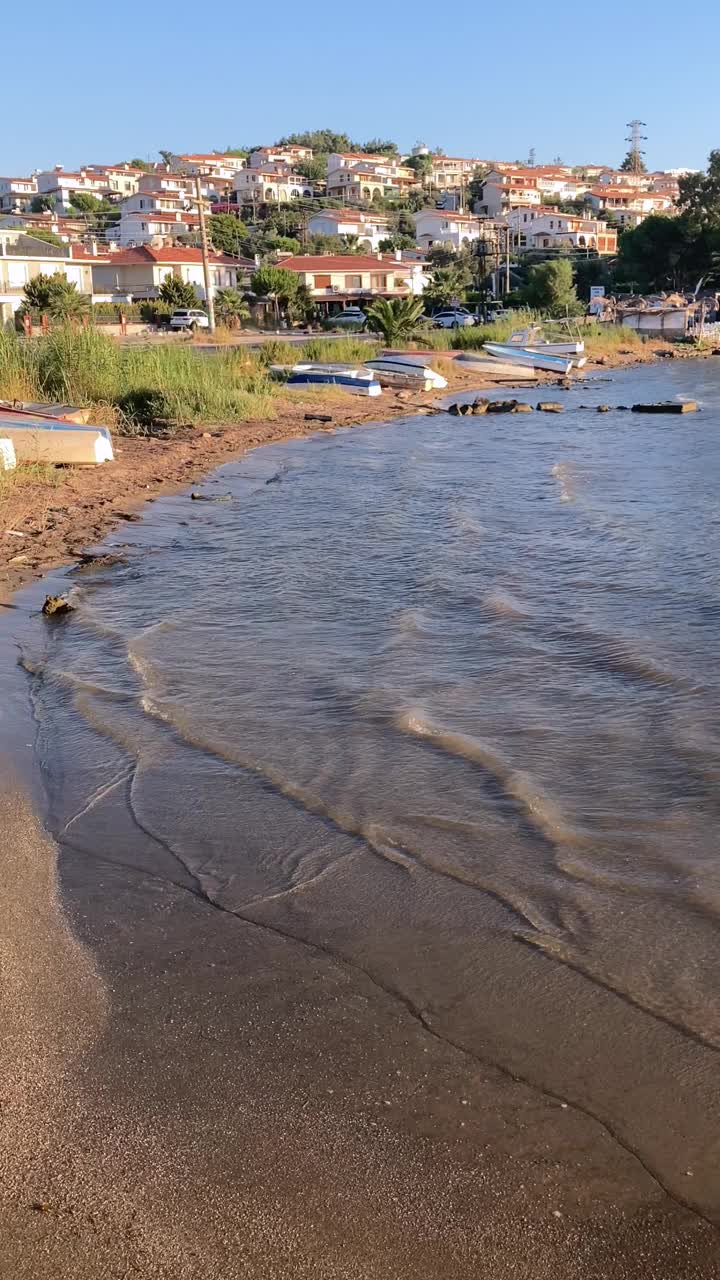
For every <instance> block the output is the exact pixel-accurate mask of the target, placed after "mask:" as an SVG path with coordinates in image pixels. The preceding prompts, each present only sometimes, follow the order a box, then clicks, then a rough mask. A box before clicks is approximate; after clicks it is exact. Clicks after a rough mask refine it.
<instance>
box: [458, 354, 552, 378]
mask: <svg viewBox="0 0 720 1280" xmlns="http://www.w3.org/2000/svg"><path fill="white" fill-rule="evenodd" d="M457 363H458V364H460V365H470V367H471V368H472V370H473V372H475V373H478V374H481V375H482V377H483V378H489V379H490V381H491V382H512V383H518V382H536V381H537V374H536V372H535V370H534V369H532V368H530V367H528V368H526V367H525V366H524V365H520V364H511V363H510V361H508V362H507V363H504V362H503V361H502V360H498V359H493V357H492V356H488V355H485V354H484V353H483V352H482V351H478V352H474V351H463V352H462V353H461V354H460V355H459V356H457Z"/></svg>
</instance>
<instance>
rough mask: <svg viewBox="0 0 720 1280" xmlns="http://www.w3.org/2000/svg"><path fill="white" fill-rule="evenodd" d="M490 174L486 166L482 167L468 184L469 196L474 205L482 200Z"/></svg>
mask: <svg viewBox="0 0 720 1280" xmlns="http://www.w3.org/2000/svg"><path fill="white" fill-rule="evenodd" d="M489 172H490V170H489V169H488V168H487V167H486V166H484V165H480V166H479V167H478V168H477V169H476V170H475V172H474V173H473V176H472V178H471V179H470V181H469V183H468V196H469V198H470V200H471V202H472V203H473V204H474V203H475V202H476V201H478V202H479V201H481V200H482V198H483V187H484V186H485V183H486V182H487V176H488V174H489Z"/></svg>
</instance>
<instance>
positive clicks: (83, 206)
mask: <svg viewBox="0 0 720 1280" xmlns="http://www.w3.org/2000/svg"><path fill="white" fill-rule="evenodd" d="M99 207H100V200H99V199H98V197H97V196H94V195H93V194H92V192H91V191H75V192H74V193H73V197H72V208H73V210H74V211H75V212H76V213H97V211H98V209H99Z"/></svg>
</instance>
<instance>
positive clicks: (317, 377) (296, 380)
mask: <svg viewBox="0 0 720 1280" xmlns="http://www.w3.org/2000/svg"><path fill="white" fill-rule="evenodd" d="M287 385H288V386H289V387H300V386H332V387H341V388H342V390H343V391H349V392H350V394H351V395H356V396H379V395H380V394H381V387H380V383H379V382H378V381H377V378H376V377H375V375H374V374H373V373H372V372H371V371H370V369H352V368H349V367H347V366H345V365H317V364H296V365H293V368H292V371H291V373H290V376H289V378H288V380H287Z"/></svg>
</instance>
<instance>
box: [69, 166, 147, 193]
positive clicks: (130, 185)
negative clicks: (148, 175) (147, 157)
mask: <svg viewBox="0 0 720 1280" xmlns="http://www.w3.org/2000/svg"><path fill="white" fill-rule="evenodd" d="M83 169H84V172H85V173H89V174H97V176H98V177H100V178H105V182H106V187H107V191H108V192H110V193H113V194H115V195H119V196H129V195H132V193H133V192H134V191H137V189H138V186H139V183H140V179H141V177H142V175H143V174H144V173H145V172H146V170H145V169H135V168H133V166H132V165H131V164H86V165H84V166H83Z"/></svg>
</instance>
